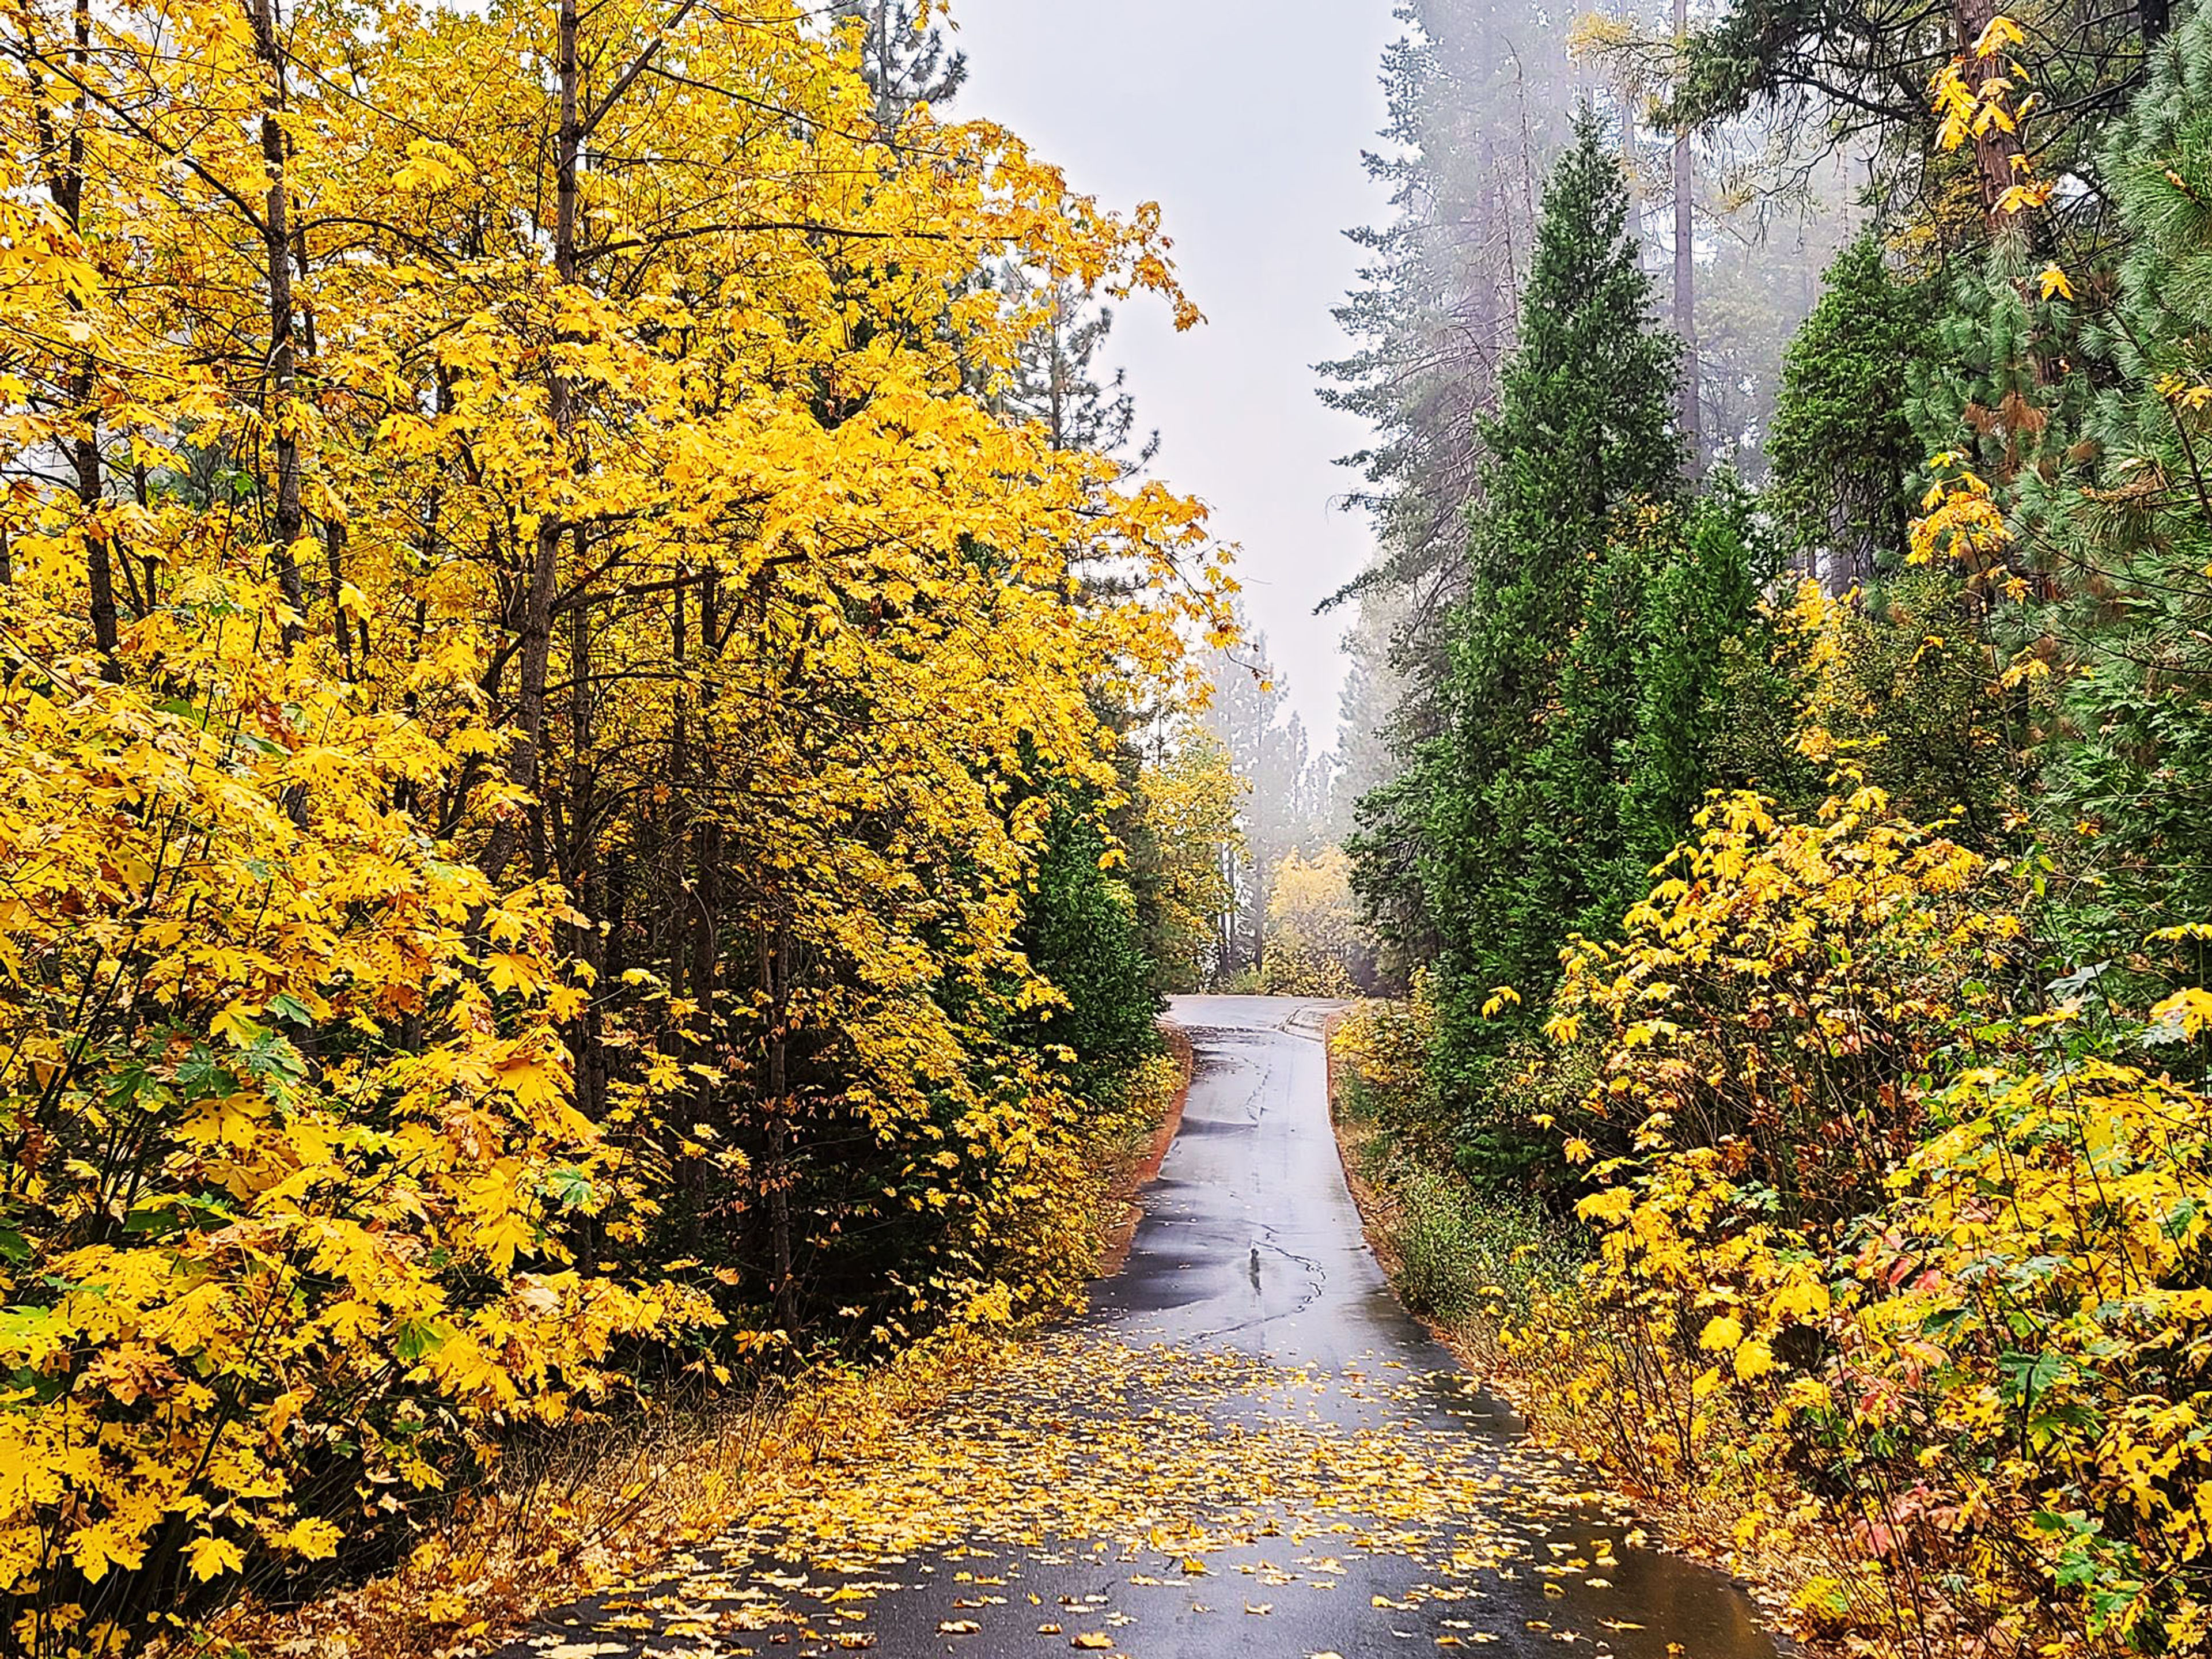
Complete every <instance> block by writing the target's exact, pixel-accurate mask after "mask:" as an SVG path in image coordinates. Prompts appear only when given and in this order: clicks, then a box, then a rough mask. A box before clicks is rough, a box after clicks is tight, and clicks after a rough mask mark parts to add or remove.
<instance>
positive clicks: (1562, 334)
mask: <svg viewBox="0 0 2212 1659" xmlns="http://www.w3.org/2000/svg"><path fill="white" fill-rule="evenodd" d="M1627 221H1628V197H1627V191H1626V188H1625V186H1624V184H1623V181H1622V179H1621V175H1620V167H1619V164H1618V162H1617V161H1615V159H1614V156H1613V153H1612V147H1611V145H1610V143H1609V142H1608V141H1607V136H1606V134H1605V133H1604V131H1602V130H1601V127H1600V126H1599V125H1598V124H1597V123H1596V121H1595V119H1593V118H1589V117H1588V116H1587V115H1586V116H1585V117H1584V118H1583V119H1582V121H1581V122H1580V123H1579V124H1578V125H1577V131H1576V137H1575V143H1574V144H1573V146H1572V147H1571V149H1569V150H1568V152H1567V153H1566V155H1565V156H1564V157H1563V158H1562V160H1561V161H1560V162H1559V166H1558V167H1557V168H1556V169H1555V170H1554V172H1553V175H1552V178H1551V180H1550V183H1549V184H1548V185H1547V188H1546V191H1545V195H1544V210H1543V216H1542V221H1541V225H1540V227H1539V229H1538V233H1537V241H1536V251H1535V256H1534V264H1533V266H1532V268H1531V270H1530V274H1529V280H1528V291H1527V293H1526V295H1525V296H1524V298H1523V301H1522V334H1521V341H1520V344H1519V347H1518V349H1516V352H1515V354H1514V356H1513V357H1512V359H1511V361H1510V363H1509V364H1508V366H1507V368H1506V370H1505V374H1504V381H1503V387H1502V396H1501V399H1500V409H1499V412H1498V416H1497V417H1496V418H1495V419H1493V420H1491V421H1489V422H1485V424H1484V428H1483V433H1482V437H1483V444H1484V447H1485V450H1486V453H1487V456H1488V460H1487V462H1486V466H1485V468H1484V479H1483V484H1484V488H1483V496H1484V511H1483V514H1482V517H1481V519H1480V523H1479V525H1478V527H1477V528H1476V531H1475V532H1474V538H1473V542H1472V553H1471V562H1472V567H1473V585H1472V591H1471V592H1470V594H1469V596H1468V600H1467V602H1466V603H1465V605H1463V606H1462V607H1461V609H1460V611H1459V612H1458V614H1457V616H1456V617H1455V622H1454V626H1453V636H1452V644H1451V669H1450V675H1449V680H1448V682H1447V684H1446V687H1445V698H1446V704H1447V708H1446V712H1447V716H1448V722H1449V723H1448V726H1447V727H1446V730H1445V732H1444V733H1443V736H1442V737H1441V738H1437V739H1436V740H1435V741H1433V742H1431V744H1428V745H1427V746H1426V749H1425V752H1424V754H1423V757H1422V762H1421V765H1420V767H1419V783H1418V784H1417V785H1414V786H1412V789H1413V792H1416V793H1418V794H1419V798H1420V804H1421V809H1422V811H1423V813H1424V819H1425V821H1424V822H1423V823H1422V825H1421V829H1422V841H1423V843H1424V844H1423V846H1422V848H1421V852H1420V856H1419V872H1420V876H1421V880H1422V884H1423V886H1424V887H1425V890H1426V893H1427V897H1428V906H1429V910H1430V913H1431V916H1432V918H1433V921H1434V924H1435V926H1436V927H1437V932H1438V933H1439V935H1440V937H1441V940H1442V944H1443V952H1442V957H1441V964H1440V965H1441V967H1442V969H1443V975H1442V983H1443V994H1444V1024H1445V1040H1444V1042H1443V1045H1442V1048H1443V1053H1442V1056H1441V1057H1442V1059H1443V1063H1444V1065H1445V1066H1446V1067H1447V1068H1448V1070H1449V1071H1451V1072H1453V1073H1461V1074H1458V1075H1455V1076H1453V1077H1452V1078H1450V1079H1448V1080H1449V1082H1450V1083H1451V1084H1453V1085H1455V1086H1464V1087H1475V1088H1479V1086H1480V1083H1479V1079H1475V1078H1474V1077H1473V1076H1472V1075H1468V1074H1463V1073H1462V1068H1463V1067H1465V1066H1467V1065H1468V1062H1469V1061H1470V1060H1478V1059H1479V1058H1480V1056H1481V1055H1482V1054H1486V1053H1489V1052H1492V1051H1494V1049H1495V1047H1496V1044H1495V1042H1493V1041H1492V1040H1491V1039H1490V1038H1489V1036H1487V1035H1486V1030H1485V1029H1484V1021H1483V1018H1482V1017H1481V1015H1480V1012H1479V1009H1480V1006H1481V1005H1482V1004H1483V1003H1484V1002H1485V1001H1486V1000H1488V997H1489V994H1490V991H1491V988H1492V987H1498V986H1511V987H1514V988H1515V989H1516V990H1517V991H1519V992H1520V994H1522V997H1523V998H1524V999H1525V1000H1526V1004H1525V1006H1535V1004H1536V1003H1537V1001H1538V1000H1539V998H1540V996H1541V993H1543V992H1544V991H1545V990H1547V988H1548V987H1549V986H1550V985H1551V984H1552V982H1553V980H1554V978H1555V977H1556V975H1557V971H1558V953H1559V947H1560V945H1561V944H1562V943H1563V942H1564V941H1565V936H1566V934H1567V933H1568V932H1569V931H1570V930H1571V928H1574V927H1588V926H1591V925H1603V921H1602V918H1601V917H1599V916H1596V915H1593V912H1592V908H1591V907H1592V904H1593V902H1594V901H1595V900H1596V899H1597V898H1598V897H1599V896H1600V895H1601V894H1607V895H1609V894H1610V892H1611V889H1612V882H1611V872H1613V871H1614V870H1615V869H1616V868H1617V867H1618V863H1619V860H1620V857H1621V854H1622V852H1623V843H1622V841H1621V836H1620V823H1619V811H1618V807H1619V800H1618V790H1619V778H1618V769H1619V766H1620V751H1621V749H1622V746H1623V745H1624V744H1626V743H1627V742H1629V741H1630V740H1631V739H1632V737H1633V735H1634V720H1635V712H1636V707H1637V701H1638V697H1637V686H1636V655H1637V649H1638V631H1639V622H1640V618H1641V614H1642V602H1643V593H1644V586H1645V583H1646V580H1647V568H1646V567H1647V564H1648V561H1649V558H1650V553H1649V551H1648V545H1649V539H1650V538H1649V537H1648V535H1647V534H1646V533H1644V532H1645V531H1646V530H1647V529H1648V528H1649V527H1650V524H1651V523H1652V522H1655V521H1656V520H1665V519H1668V518H1670V517H1672V516H1673V515H1674V514H1676V513H1679V512H1680V510H1681V491H1682V488H1683V486H1682V482H1681V475H1682V470H1683V454H1682V447H1681V441H1680V436H1679V435H1678V433H1677V431H1676V429H1675V426H1674V390H1675V372H1676V360H1677V356H1678V352H1677V348H1676V345H1675V343H1674V340H1673V339H1672V337H1669V336H1668V335H1665V334H1663V333H1662V332H1660V331H1657V330H1656V328H1655V327H1654V325H1653V322H1652V293H1651V285H1650V281H1649V279H1648V278H1647V277H1646V276H1644V272H1643V270H1642V269H1641V268H1640V265H1639V263H1638V257H1637V248H1636V245H1635V242H1634V240H1632V237H1631V236H1630V235H1629V233H1628V222H1627ZM1639 513H1642V514H1644V515H1646V517H1645V518H1644V520H1639V519H1638V514H1639ZM1652 515H1656V520H1655V519H1654V518H1653V517H1652ZM1386 850H1387V849H1385V848H1383V847H1380V846H1378V845H1377V842H1376V837H1375V836H1374V835H1373V834H1372V832H1371V830H1370V833H1369V834H1367V835H1364V836H1362V837H1361V838H1360V840H1359V842H1358V845H1357V846H1356V847H1355V849H1354V851H1355V856H1356V857H1358V858H1360V859H1362V860H1364V861H1365V862H1366V864H1367V865H1368V874H1367V878H1366V881H1365V885H1366V886H1367V887H1369V888H1370V889H1371V888H1372V887H1373V886H1375V885H1376V876H1375V873H1374V872H1375V870H1376V864H1377V860H1378V855H1379V854H1383V853H1384V852H1385V851H1386Z"/></svg>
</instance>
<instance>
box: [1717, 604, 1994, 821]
mask: <svg viewBox="0 0 2212 1659" xmlns="http://www.w3.org/2000/svg"><path fill="white" fill-rule="evenodd" d="M1977 609H1978V607H1977V606H1976V605H1974V603H1973V602H1972V599H1970V598H1969V596H1968V595H1967V593H1966V588H1965V586H1964V584H1963V583H1961V582H1960V580H1959V578H1958V577H1957V576H1956V575H1954V574H1952V573H1950V572H1948V571H1939V570H1908V571H1905V572H1904V573H1902V574H1899V577H1898V578H1897V580H1894V581H1893V582H1891V583H1889V584H1887V586H1884V587H1882V588H1881V589H1879V590H1878V591H1877V592H1875V593H1874V594H1873V595H1871V596H1869V602H1868V603H1866V604H1863V605H1861V604H1854V603H1848V602H1845V601H1842V600H1836V599H1829V598H1827V597H1826V595H1825V594H1824V593H1822V592H1820V589H1819V588H1818V587H1817V586H1813V585H1811V584H1808V585H1807V586H1805V587H1804V588H1802V590H1801V591H1800V592H1798V594H1797V595H1796V600H1795V602H1794V603H1793V604H1791V605H1788V606H1769V607H1766V608H1765V609H1764V610H1763V611H1762V613H1761V617H1760V621H1759V628H1758V630H1757V632H1756V633H1755V634H1754V635H1747V636H1746V637H1745V638H1744V639H1742V640H1741V641H1729V642H1728V643H1727V645H1726V647H1725V648H1724V649H1723V650H1722V651H1721V652H1720V653H1718V654H1717V664H1718V678H1717V684H1716V689H1715V690H1714V691H1713V692H1712V696H1711V708H1710V710H1709V718H1710V726H1709V727H1708V730H1709V732H1710V738H1709V747H1708V750H1707V753H1708V756H1709V758H1710V776H1711V778H1712V779H1713V781H1715V782H1717V783H1722V784H1726V785H1729V786H1733V787H1741V788H1746V789H1753V790H1756V791H1758V792H1759V793H1761V794H1764V795H1766V796H1768V797H1771V799H1776V800H1778V801H1779V802H1781V803H1782V804H1783V805H1784V807H1785V808H1787V809H1788V810H1789V811H1792V812H1796V813H1798V814H1800V815H1806V814H1810V813H1811V812H1813V811H1815V810H1816V809H1817V808H1818V807H1819V806H1820V803H1821V802H1822V800H1824V799H1826V797H1827V795H1828V794H1829V793H1830V792H1831V790H1832V780H1833V779H1834V777H1835V775H1836V773H1837V771H1838V769H1839V768H1843V767H1848V768H1850V769H1851V770H1852V771H1853V772H1854V773H1855V774H1856V775H1858V776H1860V777H1863V779H1864V780H1865V781H1867V782H1869V783H1872V784H1874V785H1875V786H1876V787H1879V788H1880V789H1881V790H1882V792H1883V793H1885V794H1887V796H1888V797H1889V798H1890V799H1891V800H1892V801H1893V802H1894V803H1896V805H1897V806H1898V809H1899V811H1902V812H1904V813H1905V814H1906V815H1907V816H1909V817H1914V818H1917V819H1919V820H1922V821H1926V822H1934V821H1938V820H1940V821H1942V822H1943V823H1946V824H1947V825H1948V826H1949V827H1950V829H1951V831H1952V833H1953V834H1954V836H1957V838H1958V839H1960V841H1962V842H1965V843H1966V844H1967V845H1969V846H1972V847H1976V848H1993V847H1995V846H1996V845H1998V844H1999V842H2000V841H2001V840H2002V837H2003V836H2004V835H2005V832H2006V827H2007V824H2008V821H2009V817H2010V815H2011V813H2012V812H2014V811H2015V810H2017V808H2018V805H2019V804H2020V799H2021V791H2020V781H2021V775H2022V773H2023V770H2024V769H2025V766H2026V764H2027V763H2026V761H2025V759H2024V758H2023V757H2022V756H2021V751H2020V745H2019V743H2018V740H2017V738H2016V737H2015V732H2014V731H2013V729H2012V721H2011V720H2010V718H2009V714H2010V711H2009V709H2008V706H2007V704H2006V703H2005V702H2003V701H2002V700H2000V699H1998V698H1996V697H1993V696H1991V690H1992V688H1993V687H1994V686H1995V684H1996V679H1997V665H1996V659H1995V658H1994V655H1993V653H1992V652H1991V650H1990V646H1989V644H1988V642H1987V641H1985V640H1984V639H1983V638H1982V637H1981V635H1980V633H1979V630H1978V620H1977V614H1976V613H1977Z"/></svg>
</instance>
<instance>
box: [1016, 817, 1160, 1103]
mask: <svg viewBox="0 0 2212 1659" xmlns="http://www.w3.org/2000/svg"><path fill="white" fill-rule="evenodd" d="M1126 876H1127V854H1126V852H1124V851H1123V850H1122V849H1121V848H1118V847H1117V846H1116V845H1115V842H1114V841H1113V840H1111V839H1109V834H1108V828H1107V825H1106V824H1105V823H1103V822H1102V821H1101V819H1100V818H1099V817H1098V815H1097V812H1096V811H1091V810H1086V808H1085V806H1084V805H1083V804H1082V803H1080V802H1079V801H1077V800H1074V799H1061V800H1060V802H1059V803H1057V804H1056V805H1055V806H1054V811H1053V815H1052V818H1051V821H1050V823H1049V824H1048V827H1047V830H1046V837H1045V844H1044V848H1043V851H1042V853H1041V854H1040V855H1039V857H1038V859H1037V868H1036V887H1035V890H1034V891H1033V892H1032V893H1031V895H1030V900H1029V904H1028V908H1027V915H1026V917H1025V920H1024V925H1023V929H1022V945H1023V949H1024V952H1025V954H1026V955H1027V956H1028V957H1029V960H1030V966H1031V967H1032V968H1034V969H1036V970H1037V971H1038V972H1040V973H1042V975H1044V976H1045V978H1047V979H1048V980H1049V981H1051V982H1052V984H1053V985H1054V987H1055V988H1057V989H1058V990H1059V991H1060V994H1062V995H1063V996H1064V997H1065V998H1066V1006H1064V1007H1055V1008H1053V1009H1051V1010H1049V1011H1040V1017H1039V1018H1036V1020H1035V1022H1034V1023H1033V1024H1030V1026H1029V1028H1028V1040H1029V1041H1030V1042H1031V1043H1032V1044H1034V1045H1036V1046H1040V1047H1047V1048H1056V1047H1064V1048H1066V1049H1067V1050H1069V1051H1070V1053H1071V1054H1072V1056H1073V1059H1072V1060H1071V1061H1070V1062H1069V1063H1070V1064H1072V1066H1073V1069H1074V1072H1075V1073H1076V1075H1077V1077H1078V1078H1079V1079H1090V1080H1091V1086H1092V1087H1094V1088H1095V1087H1096V1086H1097V1083H1098V1081H1099V1080H1100V1079H1103V1078H1110V1077H1111V1076H1113V1075H1114V1074H1115V1073H1119V1072H1121V1071H1124V1070H1126V1069H1127V1068H1128V1067H1129V1066H1133V1065H1134V1064H1135V1063H1136V1062H1137V1061H1138V1060H1142V1059H1144V1058H1145V1057H1146V1055H1148V1054H1152V1053H1154V1052H1155V1051H1156V1050H1157V1049H1158V1046H1159V1031H1158V1026H1157V1025H1156V1024H1155V1023H1154V1022H1155V1020H1156V1018H1157V1017H1158V1013H1159V1011H1160V1006H1161V1001H1160V991H1159V967H1158V962H1157V961H1156V959H1155V958H1154V957H1153V956H1152V954H1151V953H1150V951H1148V950H1147V948H1146V917H1145V916H1144V915H1142V913H1141V908H1140V906H1139V902H1138V896H1137V893H1136V891H1135V890H1133V887H1132V885H1131V884H1130V882H1129V880H1127V879H1126ZM1046 1012H1048V1016H1049V1017H1048V1018H1047V1017H1042V1015H1043V1014H1044V1013H1046Z"/></svg>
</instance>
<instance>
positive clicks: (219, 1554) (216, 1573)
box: [185, 1533, 246, 1579]
mask: <svg viewBox="0 0 2212 1659" xmlns="http://www.w3.org/2000/svg"><path fill="white" fill-rule="evenodd" d="M185 1559H186V1560H187V1561H188V1562H189V1564H190V1565H191V1570H192V1577H195V1578H198V1579H209V1578H215V1577H220V1576H221V1575H222V1574H223V1573H226V1572H239V1571H243V1570H244V1569H245V1566H246V1554H245V1552H244V1551H242V1550H240V1548H239V1547H238V1546H237V1545H235V1544H234V1543H232V1542H231V1541H229V1540H228V1538H216V1537H212V1536H210V1534H206V1533H202V1534H200V1535H199V1536H198V1537H197V1538H195V1539H193V1540H192V1544H191V1549H190V1550H189V1551H188V1552H186V1555H185Z"/></svg>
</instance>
